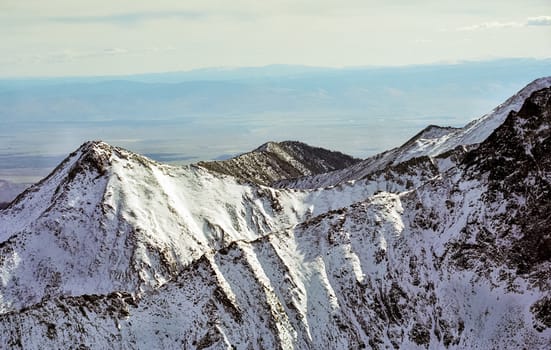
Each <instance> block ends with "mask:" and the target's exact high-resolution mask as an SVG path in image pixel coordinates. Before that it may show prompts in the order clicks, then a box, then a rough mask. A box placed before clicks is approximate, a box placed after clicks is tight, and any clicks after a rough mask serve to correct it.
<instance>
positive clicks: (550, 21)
mask: <svg viewBox="0 0 551 350" xmlns="http://www.w3.org/2000/svg"><path fill="white" fill-rule="evenodd" d="M527 26H551V16H539V17H529V18H527V19H526V20H525V21H522V22H497V21H494V22H485V23H480V24H475V25H471V26H466V27H460V28H457V30H458V31H460V32H463V31H475V30H484V29H502V28H520V27H527Z"/></svg>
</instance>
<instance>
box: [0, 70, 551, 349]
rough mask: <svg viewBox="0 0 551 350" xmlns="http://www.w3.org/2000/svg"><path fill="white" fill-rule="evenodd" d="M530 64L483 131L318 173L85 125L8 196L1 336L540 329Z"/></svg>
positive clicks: (371, 336) (544, 163) (278, 338)
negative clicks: (282, 173) (288, 173)
mask: <svg viewBox="0 0 551 350" xmlns="http://www.w3.org/2000/svg"><path fill="white" fill-rule="evenodd" d="M543 82H545V83H543ZM536 84H540V85H539V86H538V88H534V89H533V91H531V92H530V93H526V90H523V91H522V92H521V93H520V95H518V96H523V97H522V102H518V103H517V105H516V106H517V107H514V108H513V107H511V108H510V109H509V112H507V114H506V115H505V116H504V117H503V118H502V119H501V121H500V122H499V123H497V122H496V125H495V126H493V129H492V130H490V131H489V132H488V133H487V137H484V138H483V139H480V140H478V141H477V142H476V143H468V144H453V142H452V144H451V145H450V146H449V147H448V148H446V147H444V148H442V150H443V152H444V153H443V154H440V155H437V154H433V153H430V152H429V151H427V152H425V153H423V154H419V153H412V154H415V156H412V157H407V156H405V154H406V153H404V152H401V153H400V152H398V151H396V150H393V151H389V152H395V153H394V155H393V156H392V157H391V156H389V155H388V153H387V155H385V154H383V155H382V156H380V157H379V158H378V159H382V158H383V157H388V161H387V160H385V162H386V163H385V162H381V164H383V163H385V164H384V167H381V166H379V167H378V168H377V167H374V166H373V167H372V168H371V169H369V171H366V172H365V174H363V175H362V176H356V177H355V178H353V179H350V180H351V181H340V180H341V179H340V178H338V177H336V176H335V174H334V173H335V172H333V175H331V176H332V178H333V179H337V178H338V180H339V181H337V182H335V183H332V184H331V186H329V187H324V188H316V189H310V190H299V189H293V188H279V189H276V188H271V187H267V186H263V185H258V184H255V183H249V182H246V183H244V182H243V181H242V180H240V179H237V178H235V177H233V176H229V175H224V174H220V173H219V172H212V171H210V170H208V169H205V168H204V167H199V166H186V167H173V166H169V165H164V164H159V163H157V162H154V161H151V160H149V159H147V158H145V157H142V156H139V155H136V154H133V153H131V152H129V151H126V150H123V149H120V148H117V147H112V146H109V145H107V144H105V143H102V142H89V143H86V144H84V145H83V146H82V147H80V148H79V149H78V150H77V151H76V152H75V153H73V154H71V155H70V156H69V157H68V158H67V159H66V160H65V161H64V162H63V163H62V164H61V165H60V166H59V167H58V168H57V169H56V170H55V171H54V172H53V173H52V174H51V175H50V176H49V177H47V178H46V179H44V180H43V181H42V182H41V183H39V184H36V185H34V186H32V187H31V188H30V189H28V190H27V191H26V192H25V193H24V194H23V195H22V196H19V197H18V199H17V200H16V201H15V202H13V203H11V205H10V206H9V207H8V208H7V209H6V210H3V211H0V223H1V225H0V242H1V243H0V279H1V284H0V312H1V314H0V334H2V337H0V348H6V349H12V348H15V349H17V348H24V349H44V348H81V349H106V348H120V349H135V348H139V349H151V348H163V349H182V348H183V349H231V348H236V349H272V348H280V349H292V348H297V349H320V348H330V349H361V348H371V349H386V348H397V349H426V348H431V349H437V348H453V349H473V348H479V349H492V348H494V349H517V348H529V349H548V348H549V347H550V346H551V319H550V317H549V315H550V312H549V310H550V309H551V296H550V290H551V276H550V275H549V271H551V259H550V258H551V248H550V247H551V237H550V235H549V227H551V222H550V219H549V213H550V212H551V79H549V78H548V79H544V80H539V81H537V82H536ZM525 93H526V94H525ZM524 94H525V95H524ZM509 101H512V100H509ZM502 108H503V107H502ZM496 111H497V109H496ZM503 113H505V112H503ZM498 114H499V113H498ZM498 114H496V113H494V115H498ZM490 115H491V114H490ZM499 115H500V117H499V118H501V114H499ZM484 118H485V119H486V120H487V121H486V122H485V124H486V125H490V123H489V120H490V119H492V120H493V118H490V119H488V118H489V117H484ZM484 118H483V119H484ZM496 118H497V117H496ZM481 123H482V122H479V123H478V125H481ZM476 124H477V123H472V125H476ZM469 125H471V124H469ZM492 125H493V124H492ZM468 128H471V127H468V126H467V127H465V128H463V129H458V130H452V129H444V128H437V127H430V128H427V129H425V130H424V131H423V132H421V133H420V134H419V135H418V136H417V138H416V139H415V138H414V140H413V143H410V144H411V145H415V142H416V141H419V142H420V143H423V142H425V141H423V140H427V139H429V138H431V137H432V138H433V139H440V138H442V137H446V135H448V136H449V135H455V134H457V133H458V132H459V131H460V130H463V131H464V134H463V135H464V136H461V137H463V138H462V140H471V141H472V140H474V139H475V138H474V136H472V137H471V136H469V135H470V134H469V133H468V132H467V131H465V130H467V129H468ZM481 128H482V127H481ZM471 129H472V130H478V131H477V133H478V134H480V132H479V131H480V130H482V129H484V128H482V129H477V128H474V127H473V128H471ZM484 130H486V129H484ZM453 137H455V136H453ZM480 137H482V136H480ZM451 138H452V136H449V138H448V139H451ZM449 142H451V141H449ZM454 142H455V141H454ZM406 145H407V144H406ZM404 149H405V148H402V151H403V150H404ZM408 149H410V148H408ZM411 149H413V148H411ZM400 156H403V157H404V158H403V159H402V158H400V160H398V159H399V157H400ZM390 159H394V160H392V161H390ZM376 161H377V160H376V159H375V160H372V162H376ZM363 163H364V165H366V166H370V164H373V163H368V162H367V163H366V162H363ZM360 164H362V163H358V164H355V165H352V166H351V167H349V168H348V169H346V170H342V172H349V173H352V172H356V171H357V170H358V169H359V168H358V167H359V166H360ZM356 174H358V173H357V172H356Z"/></svg>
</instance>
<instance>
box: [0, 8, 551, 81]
mask: <svg viewBox="0 0 551 350" xmlns="http://www.w3.org/2000/svg"><path fill="white" fill-rule="evenodd" d="M502 57H536V58H544V57H551V1H549V0H507V1H503V0H500V1H495V0H487V1H480V0H463V1H457V0H453V1H447V0H395V1H392V0H389V1H372V0H331V1H326V0H315V1H314V0H284V1H258V0H256V1H245V0H233V1H227V0H226V1H211V0H185V1H181V0H170V1H164V0H156V1H139V0H116V1H113V0H95V1H86V2H84V1H74V0H50V1H44V0H1V1H0V77H13V76H62V75H102V74H131V73H143V72H159V71H176V70H189V69H194V68H200V67H213V66H214V67H226V66H230V67H231V66H258V65H267V64H275V63H281V64H305V65H315V66H358V65H404V64H412V63H432V62H450V61H451V62H453V61H457V60H478V59H491V58H502Z"/></svg>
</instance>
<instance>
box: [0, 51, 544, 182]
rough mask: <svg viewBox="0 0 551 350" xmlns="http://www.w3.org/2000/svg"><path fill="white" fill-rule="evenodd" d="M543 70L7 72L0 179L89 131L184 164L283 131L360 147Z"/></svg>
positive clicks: (533, 65)
mask: <svg viewBox="0 0 551 350" xmlns="http://www.w3.org/2000/svg"><path fill="white" fill-rule="evenodd" d="M548 75H551V59H502V60H491V61H480V62H476V61H474V62H461V63H457V64H432V65H415V66H403V67H351V68H342V69H335V68H323V67H306V66H292V65H271V66H265V67H255V68H235V69H200V70H193V71H188V72H173V73H159V74H140V75H131V76H104V77H72V78H67V77H65V78H35V79H33V78H25V79H2V80H0V178H4V179H10V180H12V181H36V180H37V179H39V178H40V177H41V176H44V175H45V174H46V173H47V172H48V171H50V170H51V169H52V168H53V167H54V166H55V165H56V164H57V163H58V162H59V161H60V160H61V159H62V158H63V157H64V156H66V155H67V154H68V153H70V152H71V151H73V150H74V149H75V148H77V147H78V146H79V145H80V144H82V143H83V142H84V141H87V140H91V139H102V140H104V141H106V142H108V143H111V144H113V145H118V146H122V147H125V148H128V149H130V150H132V151H136V152H139V153H143V154H146V155H149V156H151V157H152V158H154V159H157V160H160V161H166V162H172V163H178V164H179V163H190V162H196V161H199V160H208V159H222V158H225V157H228V156H231V155H235V154H239V153H243V152H246V151H249V150H252V149H254V148H256V147H258V146H259V145H261V144H262V143H264V142H266V141H283V140H299V141H303V142H306V143H308V144H311V145H314V146H320V147H325V148H329V149H334V150H339V151H341V152H344V153H348V154H351V155H353V156H356V157H361V158H365V157H367V156H370V155H373V154H375V153H378V152H382V151H384V150H386V149H389V148H392V147H396V146H399V145H400V144H402V143H403V142H405V141H407V139H409V138H410V137H412V136H413V135H415V134H416V133H417V132H418V131H419V130H421V129H422V128H424V127H425V126H427V125H429V124H437V125H442V126H456V127H460V126H463V125H465V124H466V123H467V122H469V121H470V120H472V119H475V118H477V117H480V116H481V115H483V114H484V113H487V112H489V111H491V109H493V108H494V107H496V106H497V105H498V104H499V103H501V102H503V101H504V100H505V99H506V98H508V97H509V96H511V95H512V94H514V93H515V92H516V91H518V90H519V89H521V88H522V87H523V86H524V85H526V84H527V83H529V82H530V81H532V80H533V79H536V78H538V77H541V76H548Z"/></svg>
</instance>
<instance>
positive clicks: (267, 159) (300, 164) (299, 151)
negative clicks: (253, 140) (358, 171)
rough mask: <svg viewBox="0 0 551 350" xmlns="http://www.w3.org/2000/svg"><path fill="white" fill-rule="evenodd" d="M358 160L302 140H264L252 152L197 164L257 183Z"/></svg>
mask: <svg viewBox="0 0 551 350" xmlns="http://www.w3.org/2000/svg"><path fill="white" fill-rule="evenodd" d="M359 161H360V160H359V159H356V158H353V157H351V156H349V155H346V154H342V153H340V152H334V151H329V150H326V149H323V148H319V147H312V146H309V145H307V144H305V143H302V142H297V141H284V142H267V143H265V144H263V145H262V146H260V147H258V148H257V149H255V150H254V151H252V152H248V153H245V154H241V155H239V156H237V157H233V158H231V159H228V160H224V161H216V162H200V163H199V164H198V165H199V166H201V167H203V168H206V169H209V170H212V171H216V172H219V173H222V174H227V175H232V176H234V177H237V178H241V179H244V180H246V181H250V182H254V183H257V184H261V185H267V186H268V185H271V184H272V183H274V182H276V181H279V180H284V179H293V178H297V177H302V176H311V175H317V174H323V173H327V172H329V171H333V170H340V169H344V168H347V167H349V166H351V165H353V164H356V163H358V162H359Z"/></svg>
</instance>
